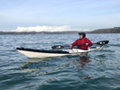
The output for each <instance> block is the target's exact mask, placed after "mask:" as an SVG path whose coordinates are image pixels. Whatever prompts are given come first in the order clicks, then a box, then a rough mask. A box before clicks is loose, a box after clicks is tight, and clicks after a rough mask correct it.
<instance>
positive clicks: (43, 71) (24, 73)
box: [0, 34, 120, 90]
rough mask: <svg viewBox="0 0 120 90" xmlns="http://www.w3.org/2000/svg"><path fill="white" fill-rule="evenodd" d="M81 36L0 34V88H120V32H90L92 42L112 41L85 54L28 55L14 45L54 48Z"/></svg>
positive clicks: (84, 89)
mask: <svg viewBox="0 0 120 90" xmlns="http://www.w3.org/2000/svg"><path fill="white" fill-rule="evenodd" d="M78 37H79V36H78V35H76V34H64V35H63V34H50V35H1V36H0V90H120V34H87V38H89V39H90V40H91V41H92V42H93V43H95V42H98V41H101V40H109V41H110V42H109V44H107V45H105V46H104V48H103V49H102V50H100V51H93V52H90V53H89V54H88V55H87V56H86V57H79V56H64V57H56V58H44V59H29V58H28V57H26V56H24V55H23V54H21V53H19V52H17V51H16V49H15V48H16V47H21V46H22V47H26V48H35V49H51V46H54V45H59V44H60V45H69V44H71V43H72V42H74V41H75V40H76V39H78Z"/></svg>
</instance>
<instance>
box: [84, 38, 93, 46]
mask: <svg viewBox="0 0 120 90" xmlns="http://www.w3.org/2000/svg"><path fill="white" fill-rule="evenodd" d="M85 41H86V43H85V45H86V46H89V47H91V46H92V42H91V41H90V40H89V39H87V38H86V39H85Z"/></svg>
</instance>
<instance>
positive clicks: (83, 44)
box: [70, 32, 92, 50]
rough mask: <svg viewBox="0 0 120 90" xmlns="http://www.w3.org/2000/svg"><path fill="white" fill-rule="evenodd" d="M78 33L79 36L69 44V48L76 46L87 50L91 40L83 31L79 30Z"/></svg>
mask: <svg viewBox="0 0 120 90" xmlns="http://www.w3.org/2000/svg"><path fill="white" fill-rule="evenodd" d="M78 34H79V36H80V38H79V39H77V40H76V41H75V42H74V43H72V44H71V45H70V49H72V48H73V46H77V48H78V49H83V50H87V49H88V47H90V46H92V43H91V41H90V40H89V39H88V38H86V34H85V33H84V32H79V33H78Z"/></svg>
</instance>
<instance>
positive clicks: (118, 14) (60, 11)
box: [0, 0, 120, 31]
mask: <svg viewBox="0 0 120 90" xmlns="http://www.w3.org/2000/svg"><path fill="white" fill-rule="evenodd" d="M111 27H120V0H0V31H3V30H5V31H8V30H16V31H24V30H25V31H32V30H37V31H47V30H49V31H52V30H53V31H56V30H57V29H58V30H59V31H60V30H61V31H62V30H63V31H65V30H83V31H85V30H95V29H100V28H111Z"/></svg>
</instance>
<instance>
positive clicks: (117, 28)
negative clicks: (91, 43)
mask: <svg viewBox="0 0 120 90" xmlns="http://www.w3.org/2000/svg"><path fill="white" fill-rule="evenodd" d="M90 33H120V27H114V28H107V29H98V30H94V31H91V32H90Z"/></svg>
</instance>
